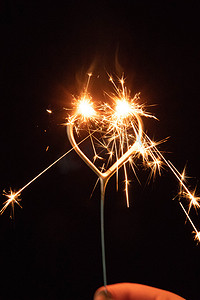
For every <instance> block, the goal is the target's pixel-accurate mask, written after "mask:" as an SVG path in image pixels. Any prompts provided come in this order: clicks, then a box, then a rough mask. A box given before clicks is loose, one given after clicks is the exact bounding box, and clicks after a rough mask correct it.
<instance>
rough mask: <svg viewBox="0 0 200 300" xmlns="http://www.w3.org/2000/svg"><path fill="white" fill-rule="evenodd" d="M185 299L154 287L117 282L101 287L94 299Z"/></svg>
mask: <svg viewBox="0 0 200 300" xmlns="http://www.w3.org/2000/svg"><path fill="white" fill-rule="evenodd" d="M110 299H112V300H157V299H159V300H185V299H184V298H182V297H180V296H178V295H176V294H174V293H171V292H168V291H165V290H161V289H157V288H154V287H150V286H146V285H142V284H136V283H117V284H113V285H108V286H107V287H106V289H105V287H101V288H99V289H98V290H97V291H96V293H95V295H94V300H110Z"/></svg>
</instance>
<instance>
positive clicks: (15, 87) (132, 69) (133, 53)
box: [0, 0, 200, 300]
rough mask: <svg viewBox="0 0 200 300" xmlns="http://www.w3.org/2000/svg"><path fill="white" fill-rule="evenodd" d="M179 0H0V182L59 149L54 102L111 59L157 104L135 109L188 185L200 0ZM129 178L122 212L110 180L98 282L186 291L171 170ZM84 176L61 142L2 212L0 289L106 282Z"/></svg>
mask: <svg viewBox="0 0 200 300" xmlns="http://www.w3.org/2000/svg"><path fill="white" fill-rule="evenodd" d="M184 3H185V2H181V1H180V2H179V1H165V2H164V1H163V2H162V1H146V2H145V1H122V2H118V1H115V2H114V1H96V2H95V1H94V2H91V3H89V2H88V1H86V2H85V1H66V2H65V4H63V3H62V2H59V1H55V2H54V1H40V2H38V1H14V0H13V1H11V0H9V1H3V2H1V4H0V12H1V21H0V22H1V23H0V24H1V46H0V51H1V52H0V53H1V67H0V68H1V72H0V73H1V94H0V97H1V98H0V101H1V106H0V107H1V110H0V112H1V117H0V122H1V128H0V134H1V156H0V158H1V162H0V163H1V166H0V170H1V182H0V188H1V192H2V191H3V189H7V190H9V188H10V187H12V188H13V189H16V191H17V190H18V189H20V188H21V187H22V186H24V185H25V184H26V183H27V182H28V181H29V180H31V179H32V178H33V177H34V176H36V175H37V174H38V173H39V172H41V171H42V170H43V169H44V168H46V167H47V166H48V165H49V164H50V163H52V162H53V161H55V159H57V158H58V157H60V156H61V155H62V154H63V153H65V152H66V151H67V150H68V149H70V147H71V146H70V144H69V142H68V139H67V136H66V130H65V127H64V126H62V125H60V124H62V123H63V122H64V121H65V117H66V113H67V112H66V110H63V107H65V108H68V107H70V106H71V100H72V97H71V94H77V93H78V91H80V87H81V84H80V83H82V87H83V83H84V81H85V78H86V77H85V74H86V73H87V72H88V71H91V70H92V71H93V72H94V78H96V77H97V76H98V75H100V77H99V78H100V79H98V80H99V81H100V82H101V80H102V82H104V81H105V80H107V78H106V76H107V75H106V72H110V73H115V72H116V71H118V70H119V68H118V63H116V61H118V62H119V64H120V69H121V70H123V71H124V72H125V76H126V77H127V85H128V86H129V88H131V90H132V92H133V95H134V93H135V92H139V91H140V92H141V98H142V101H144V102H146V103H147V104H149V105H151V104H157V105H156V106H153V107H151V108H150V109H151V111H152V112H153V113H154V114H155V115H156V116H157V117H158V118H159V121H154V120H145V126H146V128H147V127H148V129H147V133H148V135H149V136H150V137H151V138H155V139H156V140H159V139H163V138H165V137H168V136H170V139H169V140H168V142H167V143H165V144H163V145H161V146H160V149H164V150H165V156H166V158H167V159H170V160H171V161H172V162H173V163H174V164H175V166H176V167H177V168H178V169H179V170H180V171H182V169H183V168H184V165H185V163H187V171H188V175H189V176H192V177H191V178H189V185H191V189H194V188H195V186H196V184H197V193H198V190H199V185H198V178H199V167H200V163H199V80H200V76H199V68H200V64H199V50H200V49H199V34H200V32H199V25H200V24H199V13H200V11H199V3H198V1H190V2H187V4H184ZM116 67H117V68H116ZM117 69H118V70H117ZM95 76H96V77H95ZM94 82H95V80H94ZM97 85H98V84H97ZM99 85H100V84H99ZM94 87H95V84H94V86H93V93H95V88H94ZM101 88H102V86H101ZM96 89H97V88H96ZM103 89H104V88H103ZM96 92H97V94H98V95H99V94H100V93H99V89H98V91H96ZM46 109H52V110H53V114H50V115H49V114H48V113H47V112H46ZM47 146H49V150H48V151H46V148H47ZM138 175H139V177H140V179H141V182H142V185H141V186H140V185H139V183H138V182H137V181H136V179H135V177H134V176H133V174H132V173H131V172H130V179H131V180H132V184H131V188H130V199H131V200H130V208H129V209H127V208H126V203H125V196H124V192H123V184H120V189H119V192H118V193H117V192H116V191H115V179H114V178H113V179H111V180H110V182H109V185H108V188H107V193H106V204H105V234H106V259H107V276H108V283H109V284H110V283H115V282H122V281H129V282H137V283H142V284H146V285H151V286H155V287H158V288H162V289H166V290H170V291H172V292H174V293H177V294H180V295H181V296H183V297H184V298H187V299H190V300H197V299H199V279H200V275H199V274H200V273H199V272H200V271H199V267H200V263H199V255H200V248H199V246H198V245H196V242H195V241H194V240H193V234H192V230H193V229H192V227H191V225H190V224H189V223H188V222H187V223H185V216H184V214H183V211H182V210H181V207H180V205H179V203H178V202H177V201H176V200H175V201H172V199H173V197H174V196H175V195H176V194H177V192H178V184H177V182H176V179H175V177H174V176H173V175H172V174H171V173H170V172H169V171H166V172H163V176H162V177H157V179H156V180H155V182H154V183H151V184H150V185H146V178H147V177H148V175H146V173H145V172H144V171H142V170H141V168H140V166H138ZM120 179H121V180H123V177H122V175H121V173H120ZM95 182H96V176H95V175H94V174H93V173H92V171H90V170H89V169H88V167H87V166H85V165H84V163H83V162H81V160H80V159H79V157H78V156H77V155H76V154H75V153H73V152H71V153H70V154H69V155H68V156H66V158H64V159H63V160H62V161H61V162H59V163H58V164H56V165H55V166H54V167H52V169H50V170H49V171H48V172H47V173H46V174H44V175H43V176H41V177H40V179H38V180H37V181H35V182H34V183H33V184H32V185H31V186H29V187H28V188H27V189H25V190H24V191H23V193H22V195H21V198H22V201H21V204H22V206H23V209H20V208H19V207H16V209H15V218H14V220H10V219H9V210H7V211H6V212H5V213H4V214H3V215H2V216H1V217H0V239H1V241H0V259H1V264H0V274H1V281H0V285H1V288H0V299H13V300H15V299H45V300H46V299H48V300H50V299H72V300H73V299H74V300H79V299H92V295H93V293H94V291H95V289H96V288H98V287H99V286H101V285H102V284H103V281H102V266H101V249H100V220H99V200H100V199H99V186H98V187H97V188H96V190H95V192H94V194H93V197H92V198H91V199H90V194H91V191H92V189H93V186H94V184H95ZM5 200H6V198H5V197H3V196H1V203H2V205H3V202H4V201H5ZM191 216H192V217H193V220H194V222H195V224H196V225H197V228H200V227H199V226H200V220H199V217H198V216H196V215H195V214H194V213H193V211H192V212H191Z"/></svg>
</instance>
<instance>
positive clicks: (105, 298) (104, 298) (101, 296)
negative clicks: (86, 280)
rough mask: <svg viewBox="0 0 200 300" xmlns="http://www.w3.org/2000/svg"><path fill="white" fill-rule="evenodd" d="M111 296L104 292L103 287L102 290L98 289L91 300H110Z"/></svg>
mask: <svg viewBox="0 0 200 300" xmlns="http://www.w3.org/2000/svg"><path fill="white" fill-rule="evenodd" d="M112 299H113V298H112V296H111V294H110V293H109V292H108V291H107V290H106V288H105V287H104V290H102V289H98V290H97V291H96V293H95V294H94V298H93V300H112Z"/></svg>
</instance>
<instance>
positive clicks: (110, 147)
mask: <svg viewBox="0 0 200 300" xmlns="http://www.w3.org/2000/svg"><path fill="white" fill-rule="evenodd" d="M91 76H92V74H88V80H87V83H86V86H85V89H84V91H83V92H82V93H81V95H80V96H79V97H78V98H74V110H73V113H72V114H71V115H70V116H68V117H67V122H66V125H67V134H68V138H69V140H70V143H71V145H72V148H71V149H70V150H69V151H67V152H66V153H65V154H63V155H62V156H61V157H60V158H58V159H57V160H56V161H54V162H53V163H52V164H51V165H49V166H48V167H47V168H46V169H44V170H43V171H42V172H40V173H39V174H38V175H37V176H35V177H34V178H33V179H32V180H30V181H29V182H28V183H27V184H26V185H25V186H24V187H22V188H21V189H20V190H19V191H18V192H13V191H12V190H11V191H10V194H6V193H5V192H4V195H6V197H7V198H8V199H7V201H6V202H4V206H3V208H2V209H1V210H0V214H2V213H3V212H4V211H5V209H6V208H7V207H8V206H11V207H12V214H11V216H13V214H14V204H17V205H19V206H20V203H19V202H20V198H19V196H20V194H21V192H22V191H23V190H24V189H25V188H27V187H28V186H30V185H31V184H32V183H33V182H34V181H35V180H36V179H38V178H39V177H40V176H41V175H43V174H44V173H45V172H46V171H48V170H49V169H50V168H51V167H52V166H54V165H55V164H56V163H57V162H58V161H60V160H61V159H62V158H63V157H65V156H66V155H67V154H68V153H69V152H70V151H72V150H73V149H74V150H75V151H76V152H77V153H78V155H79V156H80V157H81V158H82V159H83V161H84V162H85V163H86V164H87V165H88V166H89V167H90V168H91V169H92V171H93V172H94V173H95V174H96V175H97V177H98V180H99V181H100V191H101V207H100V212H101V217H100V218H101V247H102V264H103V280H104V286H105V287H106V285H107V278H106V262H105V261H106V260H105V242H104V200H105V191H106V186H107V184H108V181H109V179H110V178H111V177H112V176H113V175H114V174H116V179H117V180H116V184H117V188H118V171H119V169H120V168H123V171H124V178H125V180H124V182H125V193H126V202H127V206H129V193H128V187H129V179H128V169H127V166H128V165H130V166H131V168H132V170H133V172H134V174H135V176H136V177H137V172H136V169H135V164H136V161H137V160H138V159H141V161H142V163H143V166H144V167H145V168H147V169H149V170H150V174H149V180H150V178H151V177H153V178H154V177H155V175H156V174H158V175H161V171H162V168H164V167H168V168H169V170H170V171H171V172H172V173H173V175H174V176H175V178H176V180H177V181H178V183H179V186H180V190H179V193H178V195H177V196H176V197H175V198H178V201H179V204H180V207H181V208H182V210H183V212H184V214H185V216H186V219H187V220H188V221H189V222H190V224H191V226H192V228H193V230H194V233H195V240H197V241H200V232H199V231H198V230H197V228H196V227H195V225H194V223H193V221H192V219H191V217H190V216H189V213H190V210H191V208H192V207H194V209H195V210H196V209H198V208H200V197H197V196H196V193H195V191H194V192H191V191H190V190H189V189H188V187H187V185H186V182H185V169H184V171H183V173H182V174H181V173H180V172H179V171H178V170H177V169H176V168H175V166H174V165H173V164H172V163H171V162H170V161H169V160H166V159H165V157H164V156H163V154H162V153H161V152H160V151H159V150H158V145H159V144H160V143H163V142H164V141H165V140H162V141H158V142H155V141H153V140H151V139H150V137H149V136H148V135H147V134H146V133H145V131H144V127H143V122H142V118H144V117H146V118H153V119H156V117H155V116H154V115H152V114H151V113H149V112H147V111H146V107H145V106H144V105H143V104H140V94H139V93H138V94H136V95H135V96H134V97H133V98H132V97H131V93H130V91H129V90H128V89H127V88H126V86H125V79H124V77H122V78H118V81H119V83H118V84H116V83H115V81H114V80H113V78H112V77H111V76H109V81H110V82H111V84H112V86H113V89H114V92H113V93H112V94H106V95H107V96H108V98H109V103H105V102H104V103H100V104H98V103H96V102H93V98H92V96H91V95H90V93H89V92H88V88H89V83H90V79H91ZM47 112H48V113H52V111H51V110H47ZM84 133H86V136H85V137H83V138H82V139H81V140H80V141H79V142H78V139H80V138H81V137H82V135H83V134H84ZM86 139H89V140H90V150H89V155H86V154H85V153H84V151H83V150H82V149H81V148H80V145H81V144H82V143H83V142H84V141H85V140H86ZM91 153H92V154H91ZM137 178H138V177H137ZM175 198H174V199H175ZM183 200H184V202H186V204H187V206H188V209H186V208H185V206H184V205H183V203H182V202H183Z"/></svg>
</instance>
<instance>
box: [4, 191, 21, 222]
mask: <svg viewBox="0 0 200 300" xmlns="http://www.w3.org/2000/svg"><path fill="white" fill-rule="evenodd" d="M3 195H4V196H6V197H7V198H8V200H6V201H5V202H4V203H3V204H4V206H3V208H2V209H1V210H0V214H1V215H2V214H3V212H4V211H5V210H6V208H7V207H8V206H11V213H10V218H11V219H13V218H14V205H15V204H17V205H18V206H19V207H21V205H20V203H19V201H21V199H20V198H19V197H20V191H18V192H17V193H15V192H13V191H12V190H11V189H10V194H9V193H6V192H5V191H3ZM21 208H22V207H21Z"/></svg>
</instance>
